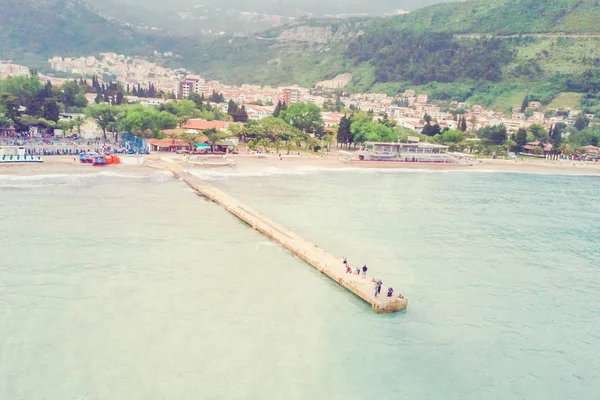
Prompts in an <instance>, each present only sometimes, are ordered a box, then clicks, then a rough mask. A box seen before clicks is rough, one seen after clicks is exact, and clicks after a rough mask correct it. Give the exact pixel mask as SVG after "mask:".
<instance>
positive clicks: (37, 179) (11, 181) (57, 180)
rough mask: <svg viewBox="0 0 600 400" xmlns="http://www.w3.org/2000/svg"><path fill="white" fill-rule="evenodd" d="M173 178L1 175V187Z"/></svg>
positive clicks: (161, 175)
mask: <svg viewBox="0 0 600 400" xmlns="http://www.w3.org/2000/svg"><path fill="white" fill-rule="evenodd" d="M171 178H172V174H171V173H170V172H168V171H157V172H153V173H151V174H144V175H140V174H124V173H117V172H112V171H101V172H96V173H90V174H40V175H0V188H31V187H43V186H80V185H83V184H86V183H89V182H94V181H98V180H103V181H106V180H109V181H111V180H112V181H119V180H130V179H133V180H139V181H144V180H148V181H151V182H164V181H166V180H168V179H171Z"/></svg>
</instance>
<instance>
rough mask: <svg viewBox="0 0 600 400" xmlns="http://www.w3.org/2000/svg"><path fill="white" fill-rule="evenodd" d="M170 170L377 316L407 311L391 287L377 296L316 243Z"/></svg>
mask: <svg viewBox="0 0 600 400" xmlns="http://www.w3.org/2000/svg"><path fill="white" fill-rule="evenodd" d="M171 167H172V168H171V170H172V171H173V173H174V175H175V176H176V177H178V178H180V179H182V180H183V181H185V182H186V183H187V184H188V185H189V186H190V187H191V188H193V189H194V190H195V191H196V192H197V193H199V194H200V195H202V196H204V197H206V198H208V199H210V200H212V201H213V202H215V203H217V204H220V205H221V206H223V207H224V208H225V209H226V210H227V211H229V212H230V213H232V214H233V215H235V216H236V217H238V218H239V219H241V220H242V221H244V222H246V223H247V224H248V225H250V226H252V228H254V229H256V230H257V231H259V232H261V233H263V234H264V235H266V236H268V237H269V238H270V239H272V240H273V241H275V242H277V243H279V244H280V245H281V246H283V247H285V248H286V249H288V250H289V251H291V252H292V253H293V254H295V255H296V256H297V257H299V258H301V259H302V260H304V261H305V262H306V263H308V264H310V265H312V266H313V267H315V268H316V269H317V270H319V271H320V272H321V273H323V274H325V275H327V276H328V277H330V278H331V279H332V280H333V281H335V282H336V283H338V284H339V285H341V286H343V287H345V288H346V289H348V290H349V291H351V292H352V293H354V294H355V295H357V296H358V297H360V298H361V299H363V300H364V301H366V302H367V303H369V304H370V305H371V308H372V309H373V311H374V312H376V313H378V314H382V313H394V312H398V311H401V310H404V309H406V307H407V305H408V300H407V299H401V298H399V297H398V292H397V291H396V292H395V293H394V296H393V297H387V292H388V287H387V286H385V285H384V286H382V288H381V294H380V295H379V296H377V297H375V284H374V283H373V282H372V279H371V278H362V276H359V275H356V268H355V269H354V270H353V274H347V273H346V267H345V266H344V265H343V264H342V262H341V260H340V258H339V257H335V256H333V255H332V254H329V253H327V252H326V251H325V250H323V249H321V248H319V247H317V245H316V244H313V243H311V242H309V241H307V240H306V239H304V238H302V237H300V236H298V235H297V234H295V233H294V232H292V231H290V230H289V229H286V228H284V227H283V226H281V225H279V224H277V223H276V222H275V221H272V220H271V219H269V218H267V217H265V216H264V215H262V214H261V213H259V212H257V211H255V210H252V209H251V208H249V207H247V206H246V205H245V204H243V203H241V202H239V201H237V200H236V199H235V198H233V197H231V196H229V195H228V194H226V193H224V192H222V191H220V190H218V189H217V188H215V187H214V186H212V185H210V184H209V183H207V182H206V181H203V180H202V179H200V178H197V177H195V176H193V175H191V174H189V173H187V172H185V171H183V170H182V169H181V167H179V166H178V165H176V164H174V163H172V164H171Z"/></svg>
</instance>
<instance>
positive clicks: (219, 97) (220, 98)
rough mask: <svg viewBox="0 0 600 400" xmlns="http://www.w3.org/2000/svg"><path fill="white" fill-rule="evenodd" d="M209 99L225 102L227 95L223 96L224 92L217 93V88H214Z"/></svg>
mask: <svg viewBox="0 0 600 400" xmlns="http://www.w3.org/2000/svg"><path fill="white" fill-rule="evenodd" d="M209 100H210V101H211V102H212V103H223V102H224V101H225V97H223V95H222V94H220V93H217V92H216V91H215V90H213V92H212V95H211V96H210V99H209Z"/></svg>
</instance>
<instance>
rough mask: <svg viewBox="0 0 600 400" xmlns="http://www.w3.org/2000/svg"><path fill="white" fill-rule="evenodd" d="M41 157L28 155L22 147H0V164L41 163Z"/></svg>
mask: <svg viewBox="0 0 600 400" xmlns="http://www.w3.org/2000/svg"><path fill="white" fill-rule="evenodd" d="M41 162H44V160H43V159H42V157H40V156H37V155H29V154H27V153H26V152H25V147H23V146H0V164H15V163H41Z"/></svg>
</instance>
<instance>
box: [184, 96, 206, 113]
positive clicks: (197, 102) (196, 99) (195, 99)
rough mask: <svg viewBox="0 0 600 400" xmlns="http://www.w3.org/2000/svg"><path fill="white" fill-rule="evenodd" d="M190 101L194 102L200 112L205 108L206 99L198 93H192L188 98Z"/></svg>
mask: <svg viewBox="0 0 600 400" xmlns="http://www.w3.org/2000/svg"><path fill="white" fill-rule="evenodd" d="M188 100H190V101H193V102H194V104H195V105H196V108H197V109H198V110H202V109H203V108H204V97H202V96H200V95H199V94H198V93H191V94H190V95H189V96H188Z"/></svg>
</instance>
